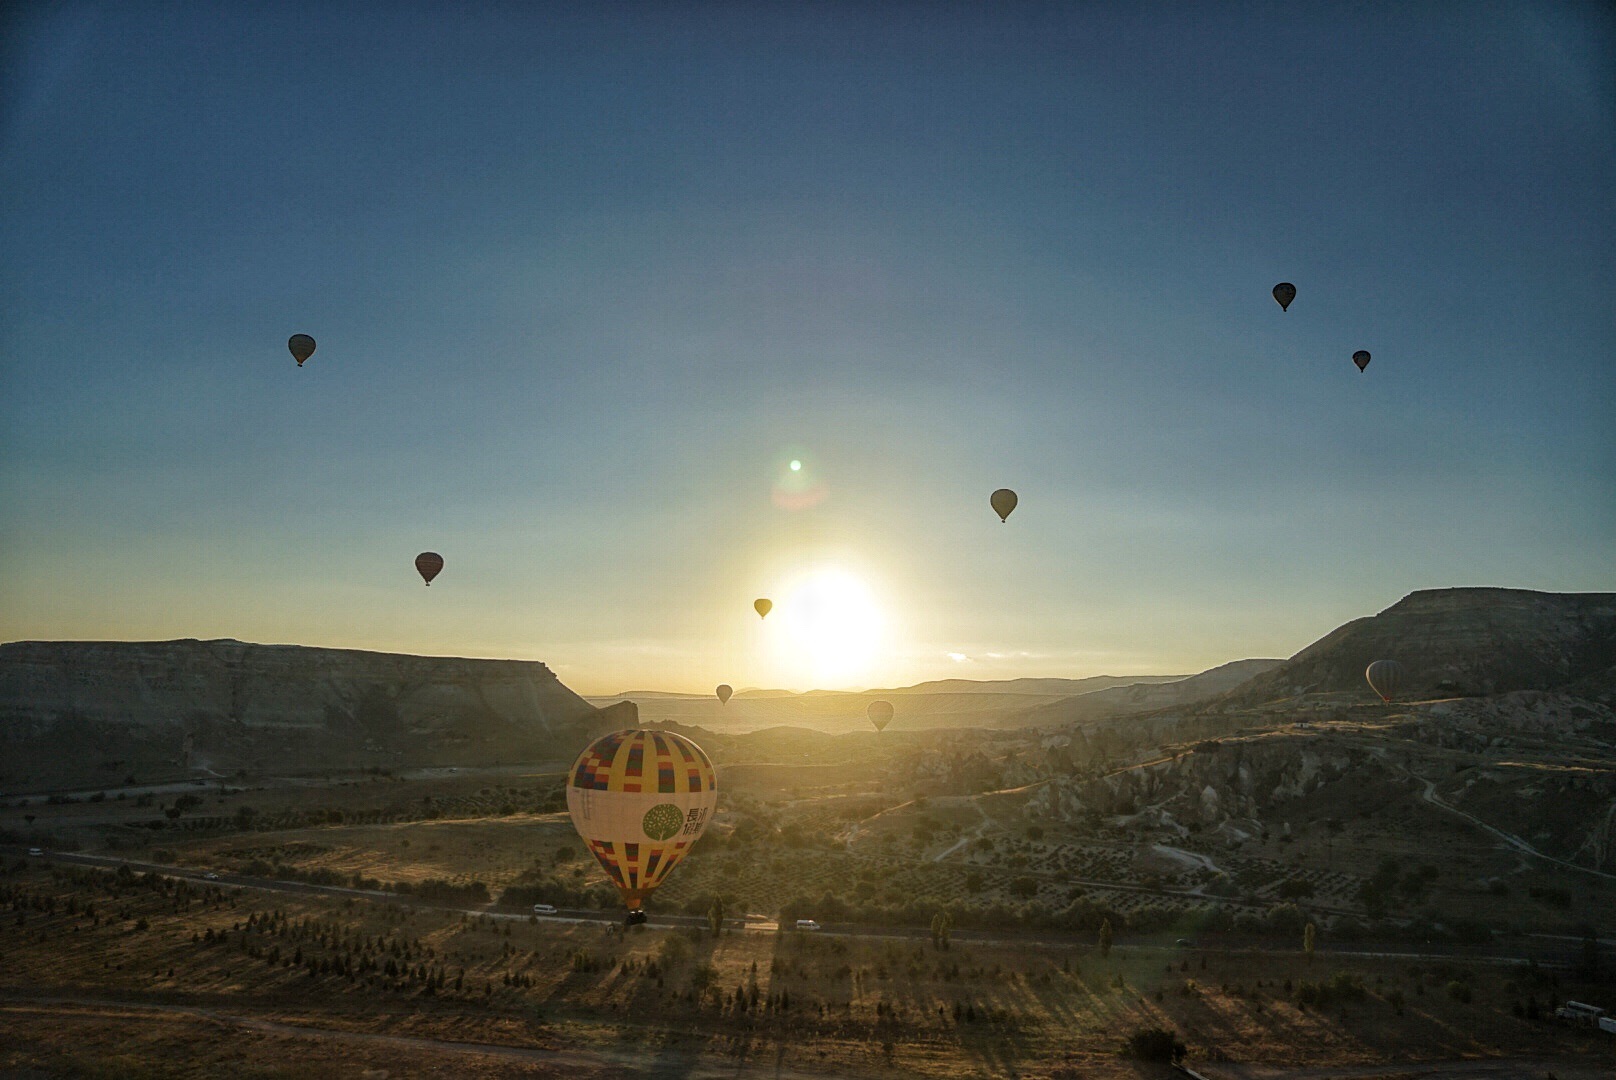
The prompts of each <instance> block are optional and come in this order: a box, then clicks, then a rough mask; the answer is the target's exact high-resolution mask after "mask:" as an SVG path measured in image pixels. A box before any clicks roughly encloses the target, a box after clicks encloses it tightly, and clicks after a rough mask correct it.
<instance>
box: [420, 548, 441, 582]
mask: <svg viewBox="0 0 1616 1080" xmlns="http://www.w3.org/2000/svg"><path fill="white" fill-rule="evenodd" d="M415 569H416V571H417V572H418V573H419V574H420V575H421V580H423V581H425V582H426V583H427V584H428V585H430V584H432V579H433V578H435V577H437V576H438V574H439V573H441V572H442V571H443V556H442V555H439V554H438V553H437V552H436V551H423V552H421V554H419V555H417V556H416V557H415Z"/></svg>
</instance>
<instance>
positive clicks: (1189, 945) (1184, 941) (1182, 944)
mask: <svg viewBox="0 0 1616 1080" xmlns="http://www.w3.org/2000/svg"><path fill="white" fill-rule="evenodd" d="M1173 944H1174V945H1176V946H1177V947H1178V948H1180V949H1193V948H1195V939H1194V938H1187V937H1181V938H1179V939H1178V940H1177V941H1175V942H1173Z"/></svg>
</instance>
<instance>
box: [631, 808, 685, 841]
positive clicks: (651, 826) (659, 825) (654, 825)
mask: <svg viewBox="0 0 1616 1080" xmlns="http://www.w3.org/2000/svg"><path fill="white" fill-rule="evenodd" d="M684 823H685V816H684V815H683V814H681V813H680V812H679V808H678V807H677V806H675V805H673V804H672V803H660V804H658V805H656V806H653V807H651V809H649V810H647V811H646V812H645V817H643V818H641V819H640V828H641V829H643V830H645V835H646V836H649V837H650V838H651V839H653V840H666V839H668V838H669V837H672V836H677V835H678V834H679V829H680V827H681V826H682V825H684Z"/></svg>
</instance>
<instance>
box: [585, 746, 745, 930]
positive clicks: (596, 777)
mask: <svg viewBox="0 0 1616 1080" xmlns="http://www.w3.org/2000/svg"><path fill="white" fill-rule="evenodd" d="M717 805H718V777H717V774H716V773H715V772H714V770H713V763H712V762H711V761H709V760H707V755H706V754H704V753H702V750H701V747H699V746H697V745H696V744H695V743H693V742H691V741H690V740H689V739H687V738H685V737H684V736H682V735H675V734H674V733H673V732H671V731H645V730H629V731H616V732H613V733H612V734H610V735H603V736H601V737H600V738H598V739H596V740H595V741H594V742H592V743H590V744H589V747H588V748H587V749H586V750H585V751H584V752H583V753H582V754H579V755H578V760H577V761H576V762H574V763H573V766H572V772H571V773H570V774H569V775H568V779H567V809H568V811H570V812H571V814H572V824H573V827H574V828H576V829H577V830H578V835H579V836H581V837H583V839H584V843H585V844H587V845H589V850H590V852H592V853H593V854H594V856H595V858H596V859H598V860H599V861H600V865H601V866H602V867H604V868H605V870H606V875H607V876H608V877H609V878H611V879H612V884H614V885H616V886H617V891H618V892H620V893H621V894H622V895H623V903H624V904H625V905H626V906H627V907H628V910H629V912H630V913H631V915H632V913H633V912H636V911H638V910H639V908H640V904H641V903H642V902H643V901H644V900H645V898H646V897H647V896H648V895H649V894H650V893H651V891H652V890H653V889H655V888H656V887H657V886H658V885H661V884H662V883H663V882H664V881H666V880H667V877H668V873H669V871H671V870H672V869H673V868H674V867H675V866H677V865H679V860H681V859H683V858H684V857H685V855H686V854H688V853H689V851H690V848H691V846H692V845H693V844H695V842H696V840H697V839H698V838H699V837H700V836H701V834H702V830H704V829H706V828H707V822H708V821H709V820H710V819H711V818H712V815H713V809H714V808H715V807H716V806H717Z"/></svg>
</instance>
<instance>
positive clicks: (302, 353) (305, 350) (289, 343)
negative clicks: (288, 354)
mask: <svg viewBox="0 0 1616 1080" xmlns="http://www.w3.org/2000/svg"><path fill="white" fill-rule="evenodd" d="M286 347H287V348H288V349H290V350H291V351H292V359H293V360H296V361H297V366H298V367H302V366H303V361H305V360H307V359H308V358H309V357H311V356H313V355H314V339H313V338H311V337H309V335H307V334H293V335H292V336H291V337H289V338H287V339H286Z"/></svg>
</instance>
